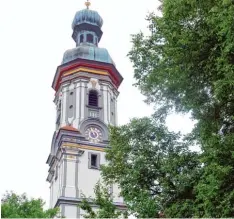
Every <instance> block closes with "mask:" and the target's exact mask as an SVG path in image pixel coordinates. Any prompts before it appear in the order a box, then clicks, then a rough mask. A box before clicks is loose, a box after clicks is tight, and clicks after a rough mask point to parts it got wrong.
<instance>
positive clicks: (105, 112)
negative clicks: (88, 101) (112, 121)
mask: <svg viewBox="0 0 234 219" xmlns="http://www.w3.org/2000/svg"><path fill="white" fill-rule="evenodd" d="M103 100H104V106H103V108H104V109H103V110H104V123H106V124H108V118H107V110H108V102H107V87H106V85H103Z"/></svg>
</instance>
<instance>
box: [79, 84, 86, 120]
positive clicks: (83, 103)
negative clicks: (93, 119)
mask: <svg viewBox="0 0 234 219" xmlns="http://www.w3.org/2000/svg"><path fill="white" fill-rule="evenodd" d="M81 84H82V87H81V90H80V92H81V103H80V104H81V118H80V119H81V120H83V119H84V110H85V95H86V94H85V87H84V86H85V83H84V82H82V83H81Z"/></svg>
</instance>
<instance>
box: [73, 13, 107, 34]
mask: <svg viewBox="0 0 234 219" xmlns="http://www.w3.org/2000/svg"><path fill="white" fill-rule="evenodd" d="M83 23H87V24H91V25H95V26H98V27H99V28H101V27H102V25H103V20H102V17H101V16H100V15H99V14H98V12H97V11H93V10H89V9H84V10H81V11H78V12H76V15H75V18H74V20H73V22H72V29H73V30H74V29H75V27H76V26H77V25H80V24H83Z"/></svg>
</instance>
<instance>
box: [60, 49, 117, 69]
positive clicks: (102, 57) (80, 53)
mask: <svg viewBox="0 0 234 219" xmlns="http://www.w3.org/2000/svg"><path fill="white" fill-rule="evenodd" d="M77 58H81V59H88V60H93V61H98V62H104V63H110V64H113V65H115V63H114V61H113V60H112V58H111V56H110V54H109V52H108V51H107V49H105V48H100V47H95V46H89V45H80V46H77V47H76V48H74V49H69V50H67V51H66V52H65V53H64V55H63V61H62V64H64V63H67V62H70V61H73V60H75V59H77Z"/></svg>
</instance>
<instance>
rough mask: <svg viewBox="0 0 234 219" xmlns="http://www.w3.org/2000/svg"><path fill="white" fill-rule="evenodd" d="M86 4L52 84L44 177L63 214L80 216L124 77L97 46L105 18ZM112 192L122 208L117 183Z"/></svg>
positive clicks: (101, 161) (52, 202) (96, 172)
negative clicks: (53, 108)
mask: <svg viewBox="0 0 234 219" xmlns="http://www.w3.org/2000/svg"><path fill="white" fill-rule="evenodd" d="M89 5H90V4H89V3H87V4H86V6H87V8H86V9H83V10H81V11H78V12H77V13H76V14H75V17H74V20H73V22H72V30H73V34H72V38H73V39H74V41H75V43H76V47H75V48H72V49H69V50H67V51H65V53H64V55H63V59H62V63H61V65H59V66H58V67H57V70H56V73H55V76H54V80H53V83H52V88H53V89H54V90H55V99H54V103H55V105H56V122H55V123H56V126H55V132H54V135H53V139H52V144H51V152H50V155H49V157H48V160H47V164H48V165H49V171H48V172H49V174H48V177H47V181H48V182H49V183H50V189H51V194H50V197H51V200H50V205H51V207H52V208H53V207H59V208H60V211H61V216H65V217H68V218H69V217H71V218H80V217H81V216H82V214H83V212H82V210H81V209H80V208H79V207H78V206H77V204H79V203H80V202H81V201H82V195H81V194H84V195H85V196H87V197H89V196H91V197H93V196H94V190H93V189H94V186H95V184H96V183H97V182H98V180H100V178H101V175H100V165H102V164H105V163H106V160H105V148H106V147H108V137H109V133H108V125H114V126H115V125H117V98H118V95H119V92H118V87H119V86H120V84H121V82H122V80H123V78H122V76H121V74H120V73H119V72H118V70H117V68H116V66H115V63H114V62H113V60H112V58H111V56H110V55H109V53H108V50H107V49H105V48H100V47H98V43H99V41H100V40H101V37H102V34H103V33H102V30H101V28H102V25H103V19H102V18H101V16H100V15H99V14H98V12H96V11H93V10H90V9H89ZM112 193H113V196H114V197H115V199H114V202H115V204H116V205H117V206H118V207H119V208H120V209H124V208H125V205H124V203H123V199H122V198H121V197H119V196H118V194H119V191H118V188H117V186H116V185H113V189H112ZM91 204H92V203H91ZM93 207H94V208H98V206H94V205H93Z"/></svg>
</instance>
